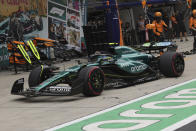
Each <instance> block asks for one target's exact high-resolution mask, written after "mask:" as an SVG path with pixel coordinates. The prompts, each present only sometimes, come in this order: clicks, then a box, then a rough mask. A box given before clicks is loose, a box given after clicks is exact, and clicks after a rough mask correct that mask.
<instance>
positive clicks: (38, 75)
mask: <svg viewBox="0 0 196 131" xmlns="http://www.w3.org/2000/svg"><path fill="white" fill-rule="evenodd" d="M49 72H50V70H49V68H47V67H44V66H39V67H36V68H35V69H33V70H32V71H31V73H30V75H29V79H28V84H29V87H30V88H33V87H35V86H37V85H39V84H40V83H41V82H43V81H44V80H46V79H48V78H49V74H50V73H49Z"/></svg>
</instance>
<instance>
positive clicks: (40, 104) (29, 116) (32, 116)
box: [0, 37, 196, 131]
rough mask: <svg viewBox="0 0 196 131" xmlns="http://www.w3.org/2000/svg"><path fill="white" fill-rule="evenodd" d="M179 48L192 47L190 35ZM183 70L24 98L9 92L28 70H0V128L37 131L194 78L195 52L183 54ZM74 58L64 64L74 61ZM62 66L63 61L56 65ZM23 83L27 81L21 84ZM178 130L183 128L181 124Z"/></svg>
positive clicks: (195, 69)
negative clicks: (98, 88)
mask: <svg viewBox="0 0 196 131" xmlns="http://www.w3.org/2000/svg"><path fill="white" fill-rule="evenodd" d="M178 41H179V39H178V40H177V44H178V46H179V48H178V50H179V51H186V50H190V49H192V43H193V38H192V37H189V41H188V42H178ZM185 60H186V61H185V63H186V67H185V72H184V74H183V75H182V77H179V78H163V79H160V80H156V81H152V82H147V83H144V84H139V85H135V86H131V87H127V88H123V89H114V90H106V91H104V92H103V93H102V95H101V96H98V97H90V98H87V97H84V96H83V95H82V94H79V95H76V96H71V97H66V96H65V97H37V98H30V99H27V98H25V97H23V96H13V95H10V90H11V87H12V84H13V82H14V81H15V80H16V79H19V78H21V77H24V78H25V81H26V82H27V78H28V74H29V73H28V72H25V73H24V72H22V73H21V74H18V75H13V72H7V71H6V72H0V130H2V131H10V130H14V131H40V130H45V129H49V128H52V127H54V126H56V125H59V124H62V123H65V122H69V121H72V120H75V119H78V118H80V117H83V116H86V115H89V114H92V113H95V112H98V111H101V110H104V109H106V108H109V107H112V106H114V105H118V104H120V103H124V102H127V101H129V100H132V99H136V98H139V97H141V96H144V95H147V94H150V93H152V92H156V91H159V90H161V89H165V88H167V87H170V86H172V85H176V84H179V83H182V82H185V81H188V80H191V79H194V78H196V55H190V56H187V57H186V58H185ZM74 64H75V62H74V61H70V62H68V63H66V65H69V66H70V65H74ZM60 66H61V67H63V64H61V65H60ZM25 87H27V83H26V84H25ZM193 123H194V122H193ZM181 129H182V130H180V131H185V129H186V128H185V129H184V130H183V128H181Z"/></svg>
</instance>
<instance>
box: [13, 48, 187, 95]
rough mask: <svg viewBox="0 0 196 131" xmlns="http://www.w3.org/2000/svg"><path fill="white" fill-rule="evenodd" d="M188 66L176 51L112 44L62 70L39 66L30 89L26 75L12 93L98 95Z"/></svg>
mask: <svg viewBox="0 0 196 131" xmlns="http://www.w3.org/2000/svg"><path fill="white" fill-rule="evenodd" d="M184 68H185V63H184V58H183V56H182V55H181V54H180V53H177V52H174V51H168V52H165V53H164V54H163V55H161V56H156V57H155V56H153V55H152V54H146V53H142V52H138V51H136V50H134V49H132V48H130V47H126V46H112V47H111V48H110V49H109V50H108V51H99V52H95V53H94V54H93V55H91V56H89V62H88V63H83V64H78V65H76V66H73V67H71V68H68V69H66V70H64V71H61V72H54V71H53V69H52V67H49V66H39V67H37V68H35V69H34V70H32V72H31V73H30V75H29V79H28V84H29V88H27V89H24V87H23V86H24V78H22V79H19V80H17V81H16V82H15V83H14V85H13V87H12V91H11V94H13V95H23V96H27V97H32V96H51V95H52V96H53V95H54V96H55V95H57V96H69V95H75V94H79V93H83V94H84V95H85V96H98V95H100V94H101V93H102V91H103V90H104V89H108V88H120V87H127V86H129V85H133V84H136V83H141V82H146V81H151V80H155V79H158V78H160V75H161V74H162V75H164V76H166V77H179V76H181V75H182V73H183V71H184Z"/></svg>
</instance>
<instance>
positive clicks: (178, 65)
mask: <svg viewBox="0 0 196 131" xmlns="http://www.w3.org/2000/svg"><path fill="white" fill-rule="evenodd" d="M174 68H175V71H176V72H177V73H178V74H181V73H182V72H183V71H184V60H183V58H181V57H180V56H177V57H175V59H174Z"/></svg>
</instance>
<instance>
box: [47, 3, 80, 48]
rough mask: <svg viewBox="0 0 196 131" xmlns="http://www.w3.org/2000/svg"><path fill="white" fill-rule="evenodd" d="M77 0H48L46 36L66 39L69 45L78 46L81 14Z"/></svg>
mask: <svg viewBox="0 0 196 131" xmlns="http://www.w3.org/2000/svg"><path fill="white" fill-rule="evenodd" d="M79 2H80V1H79V0H48V30H49V31H48V35H49V36H48V37H49V38H50V39H54V40H58V39H62V38H63V39H66V40H67V41H68V44H69V45H70V46H73V47H76V48H80V43H81V34H80V30H81V17H80V16H81V15H80V8H79Z"/></svg>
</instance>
